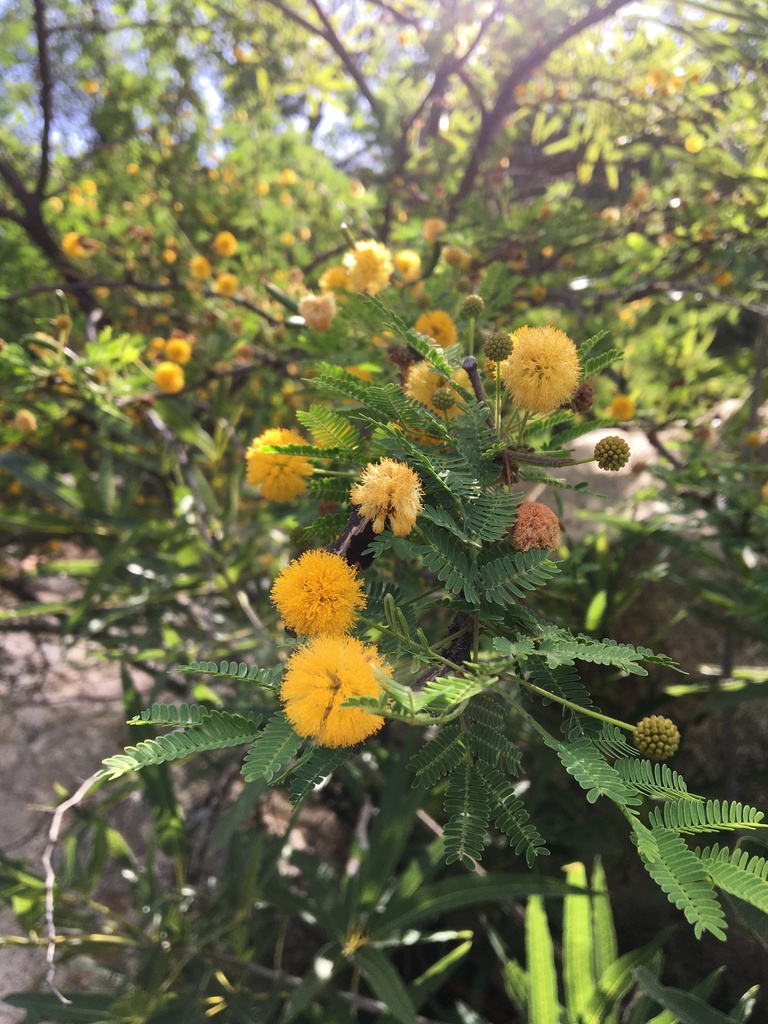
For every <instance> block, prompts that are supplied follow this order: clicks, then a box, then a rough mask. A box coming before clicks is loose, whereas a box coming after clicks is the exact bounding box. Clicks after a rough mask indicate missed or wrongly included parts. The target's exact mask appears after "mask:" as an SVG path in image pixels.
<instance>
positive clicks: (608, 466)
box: [595, 436, 629, 473]
mask: <svg viewBox="0 0 768 1024" xmlns="http://www.w3.org/2000/svg"><path fill="white" fill-rule="evenodd" d="M595 459H596V461H597V465H598V468H599V469H605V470H607V471H608V472H609V473H615V472H616V471H617V470H619V469H621V467H622V466H626V464H627V463H628V462H629V445H628V444H627V442H626V441H625V440H624V438H623V437H613V436H612V437H604V438H603V439H602V441H598V442H597V444H596V445H595Z"/></svg>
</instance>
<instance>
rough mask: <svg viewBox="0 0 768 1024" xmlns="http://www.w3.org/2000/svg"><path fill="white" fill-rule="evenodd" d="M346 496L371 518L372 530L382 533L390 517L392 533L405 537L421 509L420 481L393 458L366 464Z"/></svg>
mask: <svg viewBox="0 0 768 1024" xmlns="http://www.w3.org/2000/svg"><path fill="white" fill-rule="evenodd" d="M349 499H350V501H351V502H352V504H353V505H357V506H358V508H359V509H360V515H361V516H362V517H363V518H364V519H370V520H371V522H372V524H373V532H374V533H381V532H382V530H383V529H384V524H385V522H386V520H387V519H389V525H390V527H391V528H392V533H394V534H395V535H396V536H398V537H405V536H406V535H407V534H409V533H410V532H411V530H412V529H413V527H414V526H415V524H416V517H417V516H418V514H419V512H421V509H422V507H423V506H422V501H421V480H419V477H418V474H417V473H415V472H414V471H413V470H412V469H411V468H410V466H406V465H405V464H404V463H402V462H396V461H395V460H394V459H381V460H380V462H378V463H377V464H376V465H374V464H373V463H369V464H368V465H367V466H366V467H365V469H364V470H363V475H362V477H361V479H360V482H359V483H357V484H355V485H354V487H353V488H352V490H351V491H350V492H349Z"/></svg>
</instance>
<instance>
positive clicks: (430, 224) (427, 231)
mask: <svg viewBox="0 0 768 1024" xmlns="http://www.w3.org/2000/svg"><path fill="white" fill-rule="evenodd" d="M447 228H448V225H447V224H446V223H445V221H444V220H443V219H442V217H427V219H426V220H425V221H424V223H423V225H422V228H421V233H422V234H423V235H424V238H425V239H426V240H427V241H428V242H436V241H437V239H438V238H439V237H440V235H442V233H443V232H444V231H446V230H447Z"/></svg>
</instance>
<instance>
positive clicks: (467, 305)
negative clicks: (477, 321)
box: [461, 295, 485, 318]
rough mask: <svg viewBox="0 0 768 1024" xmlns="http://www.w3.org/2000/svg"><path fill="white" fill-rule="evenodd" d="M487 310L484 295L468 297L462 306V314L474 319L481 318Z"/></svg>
mask: <svg viewBox="0 0 768 1024" xmlns="http://www.w3.org/2000/svg"><path fill="white" fill-rule="evenodd" d="M484 309H485V300H484V299H483V297H482V295H468V296H467V297H466V299H464V301H463V302H462V304H461V312H462V313H463V314H464V316H471V317H473V318H475V317H478V316H480V314H481V313H482V312H483V310H484Z"/></svg>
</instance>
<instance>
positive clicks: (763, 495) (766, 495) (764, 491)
mask: <svg viewBox="0 0 768 1024" xmlns="http://www.w3.org/2000/svg"><path fill="white" fill-rule="evenodd" d="M760 500H761V501H768V480H766V482H765V483H764V484H763V486H762V487H761V488H760Z"/></svg>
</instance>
